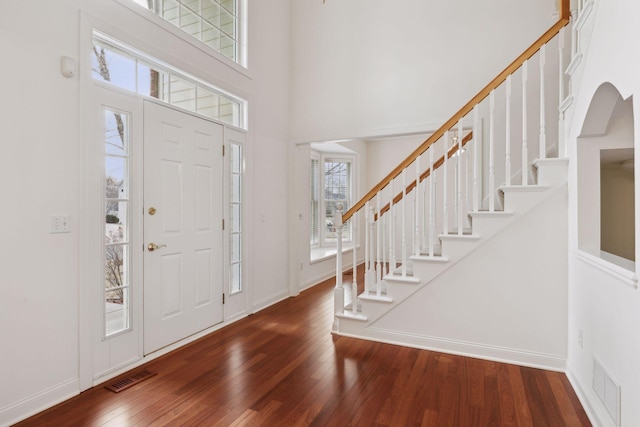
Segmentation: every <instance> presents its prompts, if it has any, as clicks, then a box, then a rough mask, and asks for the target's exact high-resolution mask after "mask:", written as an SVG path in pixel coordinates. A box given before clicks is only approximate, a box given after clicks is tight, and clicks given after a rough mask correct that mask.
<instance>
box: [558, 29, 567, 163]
mask: <svg viewBox="0 0 640 427" xmlns="http://www.w3.org/2000/svg"><path fill="white" fill-rule="evenodd" d="M565 28H566V27H563V28H562V29H561V30H560V33H559V34H558V111H559V114H558V157H565V156H566V149H565V147H566V144H565V139H564V112H563V111H562V110H561V109H560V108H559V107H560V106H561V105H562V103H563V102H564V31H565Z"/></svg>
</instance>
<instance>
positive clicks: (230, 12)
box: [133, 0, 245, 66]
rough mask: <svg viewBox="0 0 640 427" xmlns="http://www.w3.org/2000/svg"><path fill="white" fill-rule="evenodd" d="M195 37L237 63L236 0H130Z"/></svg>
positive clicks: (237, 4) (237, 15)
mask: <svg viewBox="0 0 640 427" xmlns="http://www.w3.org/2000/svg"><path fill="white" fill-rule="evenodd" d="M133 1H134V2H136V3H138V4H139V5H141V6H142V7H144V8H146V9H149V10H151V11H152V12H154V13H155V14H156V15H158V16H159V17H161V18H162V19H164V20H165V21H167V22H169V23H170V24H172V25H175V26H176V27H178V28H180V29H181V30H182V31H184V32H185V33H187V34H189V35H190V36H192V37H193V38H195V39H196V40H199V41H201V42H202V43H204V44H206V45H207V46H209V47H210V48H212V49H213V50H215V51H217V52H220V53H221V54H222V55H224V56H225V57H227V58H229V59H230V60H232V61H233V62H236V63H239V64H240V65H243V66H244V65H245V64H242V63H241V59H240V58H242V52H240V47H241V43H240V34H241V31H240V23H241V20H240V5H239V1H238V0H133Z"/></svg>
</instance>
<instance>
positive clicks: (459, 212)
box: [456, 120, 464, 236]
mask: <svg viewBox="0 0 640 427" xmlns="http://www.w3.org/2000/svg"><path fill="white" fill-rule="evenodd" d="M462 138H463V135H462V120H460V121H459V122H458V155H457V160H456V169H457V171H456V172H457V174H456V187H457V188H456V189H457V190H458V193H457V198H456V213H457V219H456V222H457V223H458V235H459V236H461V235H462V231H463V226H464V210H463V209H462Z"/></svg>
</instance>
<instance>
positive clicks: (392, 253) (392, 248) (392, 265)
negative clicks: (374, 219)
mask: <svg viewBox="0 0 640 427" xmlns="http://www.w3.org/2000/svg"><path fill="white" fill-rule="evenodd" d="M390 190H391V197H390V201H389V219H388V221H389V273H393V272H394V271H395V269H396V231H395V228H396V207H395V205H394V204H393V181H391V185H390Z"/></svg>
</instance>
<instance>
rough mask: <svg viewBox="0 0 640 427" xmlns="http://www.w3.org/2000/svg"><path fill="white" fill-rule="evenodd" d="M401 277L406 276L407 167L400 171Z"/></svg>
mask: <svg viewBox="0 0 640 427" xmlns="http://www.w3.org/2000/svg"><path fill="white" fill-rule="evenodd" d="M402 200H403V203H402V243H401V245H402V247H401V248H400V249H401V250H402V266H401V269H402V277H407V221H406V219H407V209H406V206H407V203H406V200H407V169H406V168H405V169H404V170H403V171H402Z"/></svg>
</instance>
